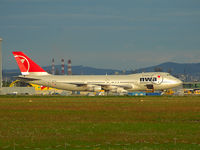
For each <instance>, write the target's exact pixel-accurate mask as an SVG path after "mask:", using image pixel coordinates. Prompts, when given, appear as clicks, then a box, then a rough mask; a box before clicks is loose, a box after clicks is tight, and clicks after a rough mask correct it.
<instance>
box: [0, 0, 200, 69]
mask: <svg viewBox="0 0 200 150" xmlns="http://www.w3.org/2000/svg"><path fill="white" fill-rule="evenodd" d="M0 37H1V38H3V42H2V53H3V68H4V69H15V68H16V69H17V68H18V67H17V64H16V62H15V60H14V58H13V56H12V54H11V52H12V51H23V52H24V53H25V54H27V55H28V56H30V57H31V58H32V59H33V60H34V61H36V62H37V63H38V64H39V65H40V66H46V65H51V60H52V58H54V59H55V64H61V59H62V58H64V59H65V61H66V62H67V60H68V59H71V60H72V66H73V65H83V66H90V67H96V68H109V69H120V70H134V69H139V68H143V67H148V66H153V65H157V64H160V63H163V62H177V63H199V62H200V0H0Z"/></svg>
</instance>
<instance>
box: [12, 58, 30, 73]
mask: <svg viewBox="0 0 200 150" xmlns="http://www.w3.org/2000/svg"><path fill="white" fill-rule="evenodd" d="M15 57H16V58H18V59H20V62H21V63H22V64H23V66H24V69H26V70H23V72H29V69H30V63H29V61H28V59H27V58H26V57H24V56H21V55H16V56H15ZM22 64H21V65H22Z"/></svg>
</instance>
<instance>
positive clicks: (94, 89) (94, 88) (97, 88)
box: [87, 85, 102, 92]
mask: <svg viewBox="0 0 200 150" xmlns="http://www.w3.org/2000/svg"><path fill="white" fill-rule="evenodd" d="M87 90H88V91H91V92H99V91H100V90H102V88H101V86H97V85H87Z"/></svg>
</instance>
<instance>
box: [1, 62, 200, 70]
mask: <svg viewBox="0 0 200 150" xmlns="http://www.w3.org/2000/svg"><path fill="white" fill-rule="evenodd" d="M166 63H175V64H179V65H193V64H200V62H199V63H198V62H197V63H179V62H162V63H160V64H156V65H152V66H147V67H141V68H137V69H130V70H126V71H137V70H142V69H146V68H151V67H157V66H159V65H163V64H166ZM38 65H39V64H38ZM39 66H40V65H39ZM59 66H60V69H61V62H60V64H55V67H59ZM78 66H81V67H89V68H94V69H105V70H107V69H108V70H118V71H124V70H120V69H115V68H97V67H93V66H85V65H72V67H78ZM40 67H42V68H45V67H51V65H46V66H40ZM65 68H67V64H66V63H65ZM2 70H19V67H18V65H17V68H10V69H5V68H2ZM66 71H67V70H66ZM19 72H20V70H19Z"/></svg>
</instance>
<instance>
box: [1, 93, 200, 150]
mask: <svg viewBox="0 0 200 150" xmlns="http://www.w3.org/2000/svg"><path fill="white" fill-rule="evenodd" d="M1 149H5V150H6V149H10V150H23V149H26V150H28V149H30V150H32V149H34V150H43V149H44V150H45V149H46V150H65V149H66V150H73V149H81V150H87V149H89V150H104V149H107V150H121V149H122V150H123V149H124V150H129V149H130V150H152V149H156V150H167V149H169V150H182V149H183V150H193V149H194V150H199V149H200V97H5V96H1V97H0V150H1Z"/></svg>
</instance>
